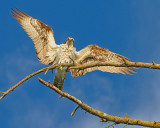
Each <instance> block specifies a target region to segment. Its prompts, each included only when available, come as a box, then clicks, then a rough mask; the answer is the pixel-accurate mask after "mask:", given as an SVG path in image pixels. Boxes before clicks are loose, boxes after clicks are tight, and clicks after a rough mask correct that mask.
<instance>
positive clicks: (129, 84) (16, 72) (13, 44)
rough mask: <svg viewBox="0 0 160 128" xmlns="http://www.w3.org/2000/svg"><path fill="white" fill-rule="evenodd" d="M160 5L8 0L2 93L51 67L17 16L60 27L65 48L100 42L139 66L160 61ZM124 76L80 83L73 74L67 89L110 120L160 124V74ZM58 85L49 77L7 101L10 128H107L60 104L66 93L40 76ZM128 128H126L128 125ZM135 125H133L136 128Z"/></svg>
mask: <svg viewBox="0 0 160 128" xmlns="http://www.w3.org/2000/svg"><path fill="white" fill-rule="evenodd" d="M159 6H160V1H158V0H154V1H151V0H130V1H129V0H128V1H127V0H101V1H97V0H92V1H89V0H81V1H75V0H67V1H66V0H52V1H51V0H45V1H42V0H34V1H33V0H27V1H22V0H14V1H11V0H5V1H3V2H1V8H0V16H1V19H0V35H1V36H0V40H1V47H0V56H1V57H0V78H1V80H0V90H1V91H5V90H7V89H8V88H9V87H11V86H13V85H14V84H16V83H17V82H18V81H20V80H21V79H23V78H24V77H25V76H27V75H29V74H30V73H32V72H34V71H37V70H38V69H41V68H43V67H45V65H43V64H41V63H40V62H39V61H38V59H37V56H36V54H35V49H34V46H33V43H32V40H31V39H30V38H29V37H28V36H27V34H26V33H25V32H24V30H23V29H22V28H21V27H20V25H19V24H18V23H17V21H16V20H15V19H14V18H13V17H12V15H11V13H10V8H13V9H14V8H18V9H20V10H22V11H24V12H26V13H27V14H29V15H31V16H32V17H34V18H37V19H39V20H41V21H42V22H44V23H45V24H48V25H50V26H51V27H52V29H53V30H54V34H55V40H56V43H57V44H61V43H63V42H64V41H65V40H66V38H67V37H69V36H70V37H73V38H74V39H75V47H76V49H77V50H80V49H82V48H83V47H85V46H87V45H89V44H97V45H99V46H101V47H104V48H108V49H110V50H111V51H113V52H116V53H119V54H121V55H124V56H126V57H128V58H130V59H131V60H133V61H141V62H152V61H155V62H156V63H160V54H159V53H160V36H159V35H160V15H159V12H160V8H159ZM137 72H138V73H137V74H133V75H122V74H111V73H104V72H100V71H94V72H92V73H87V74H86V75H85V76H80V77H78V78H75V79H74V80H73V79H72V77H71V75H70V73H68V74H67V76H66V80H65V83H64V90H65V91H66V92H68V93H70V94H71V95H73V96H75V97H77V98H79V99H80V100H82V101H83V102H85V103H86V104H88V105H90V106H91V107H93V108H95V109H99V110H101V111H104V112H106V113H108V114H112V115H117V116H124V115H125V114H126V113H127V114H128V116H129V117H131V118H139V119H143V120H150V121H159V120H158V119H159V118H160V116H159V115H160V109H159V108H160V102H159V101H160V93H159V91H160V86H159V85H160V79H159V75H160V72H159V71H158V70H150V69H137ZM38 77H41V78H43V79H44V80H46V81H48V80H52V79H53V77H54V74H52V73H51V72H48V74H47V75H46V76H44V73H41V74H39V75H37V76H35V77H34V78H31V79H30V80H28V81H26V82H25V83H23V84H22V85H21V86H20V87H18V88H17V89H15V91H13V92H11V93H10V94H9V95H7V96H6V97H5V98H4V99H3V100H2V101H0V124H1V127H3V128H10V127H16V128H22V127H23V128H28V127H29V128H35V127H39V128H44V127H45V128H51V127H57V128H63V127H70V128H75V127H76V128H81V127H83V128H89V127H92V128H97V127H104V126H107V123H100V122H99V121H100V120H99V119H98V118H97V117H95V116H92V115H90V114H88V113H86V114H85V112H84V111H83V110H81V109H79V110H78V111H77V112H76V114H75V115H74V117H71V116H70V114H71V112H72V110H73V109H74V108H75V107H76V104H74V103H72V102H71V101H69V100H67V99H65V98H64V99H63V98H61V99H58V94H56V93H55V92H53V91H52V90H50V89H49V88H47V87H45V86H43V85H41V84H40V83H39V82H38V80H37V78H38ZM122 126H123V125H122ZM129 127H131V126H128V128H129Z"/></svg>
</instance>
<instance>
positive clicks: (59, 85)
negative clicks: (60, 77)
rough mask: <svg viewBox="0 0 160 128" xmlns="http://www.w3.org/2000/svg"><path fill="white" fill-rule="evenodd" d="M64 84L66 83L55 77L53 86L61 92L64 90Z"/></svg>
mask: <svg viewBox="0 0 160 128" xmlns="http://www.w3.org/2000/svg"><path fill="white" fill-rule="evenodd" d="M63 82H64V81H57V79H56V77H54V80H53V85H54V86H56V87H57V88H59V89H60V90H63Z"/></svg>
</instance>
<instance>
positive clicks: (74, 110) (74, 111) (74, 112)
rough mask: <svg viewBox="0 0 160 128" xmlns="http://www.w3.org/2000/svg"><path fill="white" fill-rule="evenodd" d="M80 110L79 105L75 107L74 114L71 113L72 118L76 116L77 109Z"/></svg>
mask: <svg viewBox="0 0 160 128" xmlns="http://www.w3.org/2000/svg"><path fill="white" fill-rule="evenodd" d="M78 108H79V105H77V107H75V109H74V110H73V112H72V113H71V116H74V114H75V112H76V111H77V109H78Z"/></svg>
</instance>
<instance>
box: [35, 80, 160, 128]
mask: <svg viewBox="0 0 160 128" xmlns="http://www.w3.org/2000/svg"><path fill="white" fill-rule="evenodd" d="M38 79H39V81H40V82H41V83H42V84H43V85H46V86H47V87H49V88H51V89H52V90H54V91H55V92H57V93H58V94H60V95H62V96H63V97H66V98H68V99H69V100H71V101H73V102H75V103H76V104H78V106H79V107H81V108H82V109H83V110H85V111H86V112H88V113H90V114H92V115H95V116H98V117H100V118H103V119H106V120H107V121H112V122H115V123H116V124H119V123H123V124H128V125H139V126H145V127H154V128H160V122H150V121H143V120H139V119H131V118H126V117H120V116H112V115H109V114H106V113H104V112H101V111H99V110H95V109H93V108H91V107H90V106H88V105H87V104H85V103H83V102H82V101H80V100H79V99H77V98H75V97H74V96H72V95H70V94H68V93H66V92H62V91H61V90H59V89H58V88H57V87H55V86H53V85H51V84H49V83H48V82H46V81H44V80H42V79H40V78H38Z"/></svg>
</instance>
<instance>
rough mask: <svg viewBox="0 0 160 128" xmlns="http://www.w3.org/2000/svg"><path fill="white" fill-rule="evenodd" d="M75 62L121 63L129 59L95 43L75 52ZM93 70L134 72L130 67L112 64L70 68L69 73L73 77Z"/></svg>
mask: <svg viewBox="0 0 160 128" xmlns="http://www.w3.org/2000/svg"><path fill="white" fill-rule="evenodd" d="M77 56H78V57H77V59H76V62H77V63H78V64H79V65H85V64H91V63H96V62H97V63H98V62H108V63H111V62H112V63H116V64H122V63H124V60H127V61H131V60H129V59H128V58H126V57H124V56H122V55H119V54H116V53H114V52H111V51H109V49H105V48H101V47H99V46H97V45H88V46H87V47H85V48H83V49H82V50H80V51H79V52H77ZM94 70H101V71H103V72H111V73H122V74H127V73H128V74H132V73H131V72H134V73H135V72H136V71H135V70H133V69H132V68H130V67H114V66H95V67H91V68H86V69H80V70H79V69H72V70H71V74H72V76H73V77H77V76H80V75H84V74H86V73H87V72H91V71H94Z"/></svg>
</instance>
